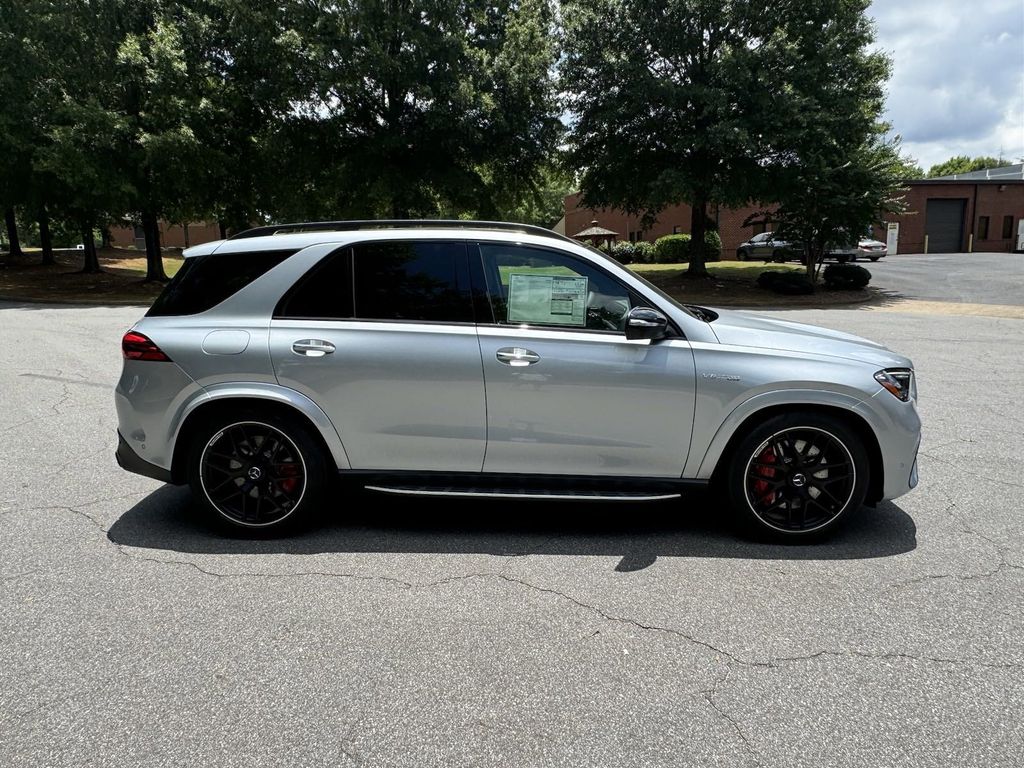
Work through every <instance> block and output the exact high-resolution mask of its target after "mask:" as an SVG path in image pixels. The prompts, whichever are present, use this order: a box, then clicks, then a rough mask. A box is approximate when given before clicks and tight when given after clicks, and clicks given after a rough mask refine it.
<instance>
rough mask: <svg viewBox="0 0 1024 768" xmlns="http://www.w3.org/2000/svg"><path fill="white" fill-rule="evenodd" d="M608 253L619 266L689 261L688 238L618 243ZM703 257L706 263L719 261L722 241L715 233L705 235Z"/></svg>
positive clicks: (672, 237) (671, 236) (675, 237)
mask: <svg viewBox="0 0 1024 768" xmlns="http://www.w3.org/2000/svg"><path fill="white" fill-rule="evenodd" d="M609 253H611V255H612V257H613V258H614V259H615V260H616V261H618V262H619V263H620V264H685V263H687V262H688V261H689V260H690V236H689V235H665V236H664V237H659V238H658V239H657V241H655V242H653V243H647V242H644V241H643V240H638V241H637V242H635V243H630V242H627V241H620V242H617V243H615V244H614V245H612V248H611V251H609ZM704 257H705V260H707V261H720V260H721V258H722V239H721V238H720V237H719V236H718V233H717V232H707V233H705V235H704Z"/></svg>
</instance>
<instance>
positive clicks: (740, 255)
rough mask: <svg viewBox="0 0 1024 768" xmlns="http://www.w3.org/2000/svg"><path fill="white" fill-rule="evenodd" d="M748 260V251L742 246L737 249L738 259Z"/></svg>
mask: <svg viewBox="0 0 1024 768" xmlns="http://www.w3.org/2000/svg"><path fill="white" fill-rule="evenodd" d="M746 260H747V252H746V251H744V250H743V249H742V248H740V249H739V250H737V251H736V261H746Z"/></svg>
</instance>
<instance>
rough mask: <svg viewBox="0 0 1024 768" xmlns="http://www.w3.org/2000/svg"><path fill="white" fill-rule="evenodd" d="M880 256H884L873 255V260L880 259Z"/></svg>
mask: <svg viewBox="0 0 1024 768" xmlns="http://www.w3.org/2000/svg"><path fill="white" fill-rule="evenodd" d="M880 258H882V257H881V256H872V257H871V260H872V261H878V260H879V259H880Z"/></svg>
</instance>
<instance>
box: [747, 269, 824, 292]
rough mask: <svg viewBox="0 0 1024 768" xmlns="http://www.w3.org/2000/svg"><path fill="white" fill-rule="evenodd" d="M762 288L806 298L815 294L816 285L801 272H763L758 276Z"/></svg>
mask: <svg viewBox="0 0 1024 768" xmlns="http://www.w3.org/2000/svg"><path fill="white" fill-rule="evenodd" d="M757 284H758V286H760V287H761V288H764V289H766V290H769V291H774V292H775V293H782V294H785V295H787V296H804V295H807V294H809V293H814V283H812V282H811V280H810V278H808V277H807V275H805V274H803V273H801V272H762V273H761V274H760V275H758V276H757Z"/></svg>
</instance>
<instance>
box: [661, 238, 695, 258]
mask: <svg viewBox="0 0 1024 768" xmlns="http://www.w3.org/2000/svg"><path fill="white" fill-rule="evenodd" d="M689 260H690V236H689V235H665V236H664V237H659V238H658V239H657V240H655V241H654V261H655V263H657V264H682V263H684V262H687V261H689Z"/></svg>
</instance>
